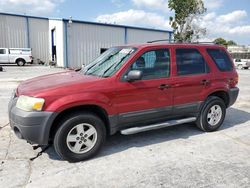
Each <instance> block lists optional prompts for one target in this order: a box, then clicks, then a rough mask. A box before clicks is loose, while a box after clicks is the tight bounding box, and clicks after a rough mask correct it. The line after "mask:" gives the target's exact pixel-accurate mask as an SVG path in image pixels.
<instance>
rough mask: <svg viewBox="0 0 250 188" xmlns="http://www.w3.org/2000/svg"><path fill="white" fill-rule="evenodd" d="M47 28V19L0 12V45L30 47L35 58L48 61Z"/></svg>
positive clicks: (5, 46)
mask: <svg viewBox="0 0 250 188" xmlns="http://www.w3.org/2000/svg"><path fill="white" fill-rule="evenodd" d="M48 28H49V21H48V19H39V18H32V17H28V16H14V15H13V16H11V15H4V14H0V47H3V48H32V55H33V56H34V58H35V60H36V59H37V58H39V59H41V60H42V61H44V62H48V61H49V49H48V46H49V29H48Z"/></svg>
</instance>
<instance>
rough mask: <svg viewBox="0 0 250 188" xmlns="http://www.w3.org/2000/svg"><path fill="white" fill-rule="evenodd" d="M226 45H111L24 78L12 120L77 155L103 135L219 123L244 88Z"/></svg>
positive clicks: (67, 155) (88, 151) (24, 135)
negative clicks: (63, 67)
mask: <svg viewBox="0 0 250 188" xmlns="http://www.w3.org/2000/svg"><path fill="white" fill-rule="evenodd" d="M237 83H238V75H237V72H236V70H235V67H234V65H233V61H232V59H231V57H230V56H229V54H228V52H227V51H226V49H225V48H224V47H222V46H219V45H211V44H210V45H208V44H177V43H176V44H173V43H172V44H171V43H170V44H168V43H152V44H141V45H130V46H118V47H112V48H110V49H109V50H107V51H106V52H104V53H103V54H102V55H101V56H99V57H98V58H97V59H95V60H94V61H93V62H91V63H90V64H88V65H87V66H85V67H84V68H82V70H80V71H78V72H76V71H67V72H63V73H57V74H51V75H47V76H41V77H37V78H34V79H30V80H27V81H25V82H23V83H21V84H20V85H19V86H18V88H17V89H16V90H15V92H14V93H13V96H12V98H11V101H10V103H9V119H10V126H11V128H12V129H13V130H14V132H15V134H16V135H17V136H18V137H19V138H21V139H26V140H27V141H28V142H29V143H31V144H39V145H48V144H49V143H53V144H54V148H55V151H56V152H57V154H58V155H59V156H60V157H61V158H62V159H65V160H68V161H71V162H76V161H81V160H85V159H87V158H90V157H93V156H94V155H96V154H97V152H98V151H99V150H100V148H101V146H102V145H103V143H104V141H105V138H106V137H107V136H108V135H113V134H115V133H116V132H118V131H119V132H121V134H124V135H128V134H135V133H139V132H142V131H148V130H152V129H158V128H163V127H167V126H170V125H177V124H183V123H195V124H196V125H197V127H198V128H200V129H201V130H203V131H208V132H210V131H215V130H217V129H218V128H219V127H220V126H221V125H222V123H223V121H224V118H225V115H226V108H228V107H229V106H231V105H232V104H233V103H234V102H235V101H236V98H237V96H238V92H239V89H238V88H237V87H236V85H237Z"/></svg>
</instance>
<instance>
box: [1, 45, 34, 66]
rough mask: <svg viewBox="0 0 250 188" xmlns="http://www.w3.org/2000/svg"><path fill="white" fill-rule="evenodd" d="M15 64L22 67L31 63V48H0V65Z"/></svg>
mask: <svg viewBox="0 0 250 188" xmlns="http://www.w3.org/2000/svg"><path fill="white" fill-rule="evenodd" d="M7 63H16V64H17V65H18V66H24V65H25V63H31V64H32V63H33V57H32V53H31V48H0V64H7Z"/></svg>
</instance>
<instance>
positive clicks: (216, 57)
mask: <svg viewBox="0 0 250 188" xmlns="http://www.w3.org/2000/svg"><path fill="white" fill-rule="evenodd" d="M207 53H208V54H209V56H210V57H211V58H212V59H213V61H214V62H215V64H216V66H217V67H218V69H219V70H220V71H223V72H225V71H231V70H232V69H233V65H232V63H231V60H230V58H229V57H228V55H227V54H226V52H225V51H224V50H221V49H207Z"/></svg>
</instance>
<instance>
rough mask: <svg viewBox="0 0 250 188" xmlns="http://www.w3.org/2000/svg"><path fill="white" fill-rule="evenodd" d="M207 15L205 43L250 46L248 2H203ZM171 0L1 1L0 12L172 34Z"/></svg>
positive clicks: (234, 0) (204, 23)
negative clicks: (221, 41) (219, 39)
mask: <svg viewBox="0 0 250 188" xmlns="http://www.w3.org/2000/svg"><path fill="white" fill-rule="evenodd" d="M204 2H205V6H206V8H207V13H206V14H205V15H204V17H202V18H201V20H200V21H199V25H200V26H202V27H206V28H207V35H206V36H204V37H203V39H202V40H206V41H210V40H213V39H214V38H217V37H223V38H225V39H227V40H234V41H236V42H237V43H239V44H250V1H249V0H204ZM167 3H168V0H126V1H124V0H102V1H100V0H99V1H98V0H91V1H86V0H82V1H79V0H43V1H39V0H0V12H8V13H16V14H24V13H25V14H27V15H36V16H44V17H59V18H69V16H72V17H73V19H77V20H87V21H96V22H105V23H116V24H126V25H133V26H142V27H149V28H157V29H166V30H171V28H170V26H169V16H170V15H172V14H173V12H171V11H170V10H169V9H168V7H167Z"/></svg>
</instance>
